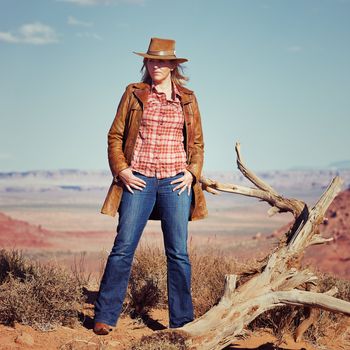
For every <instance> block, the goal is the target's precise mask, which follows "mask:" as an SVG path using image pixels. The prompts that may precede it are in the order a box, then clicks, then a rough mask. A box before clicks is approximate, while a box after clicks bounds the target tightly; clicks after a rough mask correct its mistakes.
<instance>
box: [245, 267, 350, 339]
mask: <svg viewBox="0 0 350 350" xmlns="http://www.w3.org/2000/svg"><path fill="white" fill-rule="evenodd" d="M318 278H319V281H318V287H319V291H320V292H321V293H323V292H326V291H328V290H330V289H331V288H332V287H334V286H335V287H337V288H338V293H337V294H336V295H335V296H336V297H337V298H339V299H343V300H347V301H350V281H345V280H340V279H338V278H336V277H334V276H330V275H327V274H318ZM309 310H310V309H309V308H304V307H296V306H281V307H278V308H274V309H272V310H270V311H267V312H265V313H263V314H261V315H260V316H259V317H257V318H256V319H255V320H254V321H253V322H251V323H250V325H249V328H250V329H251V330H256V329H257V328H265V329H266V328H268V329H271V330H272V332H273V333H274V335H275V336H277V337H278V338H279V339H280V340H282V339H283V335H284V334H286V333H289V334H295V331H296V329H297V327H298V326H299V325H300V323H301V322H302V321H303V320H305V318H307V317H308V316H309ZM347 321H348V320H347V318H346V317H345V316H343V315H341V314H336V313H333V312H329V311H324V310H320V314H319V317H318V318H317V321H316V322H315V323H314V324H313V325H312V326H311V327H310V328H309V329H308V330H307V331H306V332H305V334H304V338H305V339H307V340H309V341H312V342H314V343H316V342H318V341H319V339H320V338H322V337H325V336H327V334H328V333H329V331H330V330H333V333H334V334H336V333H337V330H342V329H343V328H344V327H345V328H346V327H347V326H346V324H347ZM340 335H343V334H340ZM348 335H349V334H348Z"/></svg>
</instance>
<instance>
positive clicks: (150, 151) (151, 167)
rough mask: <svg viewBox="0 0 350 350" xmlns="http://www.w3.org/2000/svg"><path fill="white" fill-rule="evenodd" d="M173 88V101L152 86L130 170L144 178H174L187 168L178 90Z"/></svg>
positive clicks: (182, 116) (182, 117) (174, 86)
mask: <svg viewBox="0 0 350 350" xmlns="http://www.w3.org/2000/svg"><path fill="white" fill-rule="evenodd" d="M173 88H174V95H175V97H174V100H167V98H166V95H165V93H163V92H158V91H157V90H156V88H155V86H154V85H152V87H151V92H150V94H149V97H148V100H147V104H146V108H145V109H144V111H143V115H142V119H141V125H140V130H139V134H138V136H137V139H136V144H135V149H134V154H133V159H132V161H131V168H132V170H134V171H137V172H139V173H141V174H143V175H145V176H149V177H153V176H155V177H157V178H158V179H162V178H165V177H171V176H175V175H176V174H178V173H179V172H181V171H183V170H184V169H185V168H186V166H187V163H186V152H185V149H184V143H183V141H184V136H183V127H184V115H183V111H182V107H181V103H180V99H179V91H178V90H177V88H176V85H175V84H173Z"/></svg>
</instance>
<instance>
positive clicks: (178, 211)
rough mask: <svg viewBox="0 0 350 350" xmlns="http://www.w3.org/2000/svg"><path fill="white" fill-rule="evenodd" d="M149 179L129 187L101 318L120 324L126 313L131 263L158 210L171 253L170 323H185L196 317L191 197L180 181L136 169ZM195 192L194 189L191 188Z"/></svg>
mask: <svg viewBox="0 0 350 350" xmlns="http://www.w3.org/2000/svg"><path fill="white" fill-rule="evenodd" d="M134 175H135V176H137V177H139V178H141V179H143V180H144V181H145V182H146V187H145V188H144V189H143V190H142V191H139V190H135V189H134V194H132V193H130V192H129V191H128V190H127V189H126V188H125V189H124V192H123V196H122V199H121V203H120V207H119V223H118V227H117V236H116V238H115V241H114V245H113V248H112V250H111V252H110V254H109V257H108V260H107V264H106V268H105V271H104V275H103V278H102V281H101V284H100V290H99V294H98V297H97V300H96V302H95V322H103V323H106V324H108V325H110V326H115V325H116V323H117V320H118V317H119V315H120V312H121V309H122V305H123V301H124V298H125V294H126V290H127V286H128V281H129V277H130V271H131V264H132V260H133V257H134V253H135V250H136V247H137V245H138V242H139V240H140V237H141V234H142V231H143V229H144V227H145V226H146V223H147V220H148V218H149V216H150V214H151V212H152V210H153V208H154V206H157V210H158V212H159V214H160V218H161V226H162V231H163V237H164V247H165V253H166V257H167V268H168V273H167V286H168V305H169V326H170V327H171V328H176V327H181V326H183V325H184V324H186V323H188V322H190V321H192V320H193V305H192V298H191V264H190V261H189V258H188V253H187V236H188V219H189V215H190V204H191V196H192V193H191V194H190V196H189V195H188V193H187V190H185V191H184V192H182V193H181V195H178V192H179V190H177V191H174V192H173V188H174V187H175V186H176V185H177V184H173V185H171V184H170V182H171V181H173V180H174V179H177V178H179V177H182V176H183V173H179V174H177V175H176V176H174V177H169V178H165V179H157V178H156V177H147V176H144V175H142V174H140V173H137V172H134ZM191 192H192V191H191Z"/></svg>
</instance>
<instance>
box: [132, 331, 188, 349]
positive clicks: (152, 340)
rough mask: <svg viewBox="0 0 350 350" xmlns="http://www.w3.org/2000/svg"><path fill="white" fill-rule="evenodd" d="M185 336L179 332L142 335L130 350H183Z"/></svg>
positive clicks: (184, 347)
mask: <svg viewBox="0 0 350 350" xmlns="http://www.w3.org/2000/svg"><path fill="white" fill-rule="evenodd" d="M185 340H186V339H185V338H184V337H183V335H182V334H181V333H180V332H164V333H158V334H154V335H150V336H143V337H142V338H141V340H140V341H138V342H137V343H136V344H134V345H133V346H132V348H131V350H185V349H187V347H186V345H185Z"/></svg>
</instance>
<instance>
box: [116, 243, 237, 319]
mask: <svg viewBox="0 0 350 350" xmlns="http://www.w3.org/2000/svg"><path fill="white" fill-rule="evenodd" d="M190 260H191V265H192V297H193V306H194V311H195V316H196V317H198V316H200V315H202V314H203V313H205V312H206V311H207V310H209V309H210V308H211V307H212V306H213V305H215V304H216V303H217V301H218V299H220V297H221V296H222V294H223V288H224V277H225V274H231V273H235V274H238V273H240V272H242V270H243V269H244V265H243V264H239V263H238V262H237V261H236V260H234V259H232V258H229V257H224V256H223V255H222V254H221V252H220V251H218V250H212V249H208V250H206V251H204V252H196V250H195V248H191V251H190ZM166 278H167V268H166V257H165V254H164V251H163V249H160V248H159V247H155V246H147V245H143V246H140V247H139V248H138V249H137V251H136V254H135V259H134V263H133V267H132V271H131V276H130V280H129V287H128V292H127V298H126V300H125V303H124V308H123V312H124V313H129V314H131V315H132V316H134V317H137V316H141V317H142V316H145V315H147V314H148V312H149V311H150V310H151V309H152V308H155V307H157V308H164V307H167V283H166Z"/></svg>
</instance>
